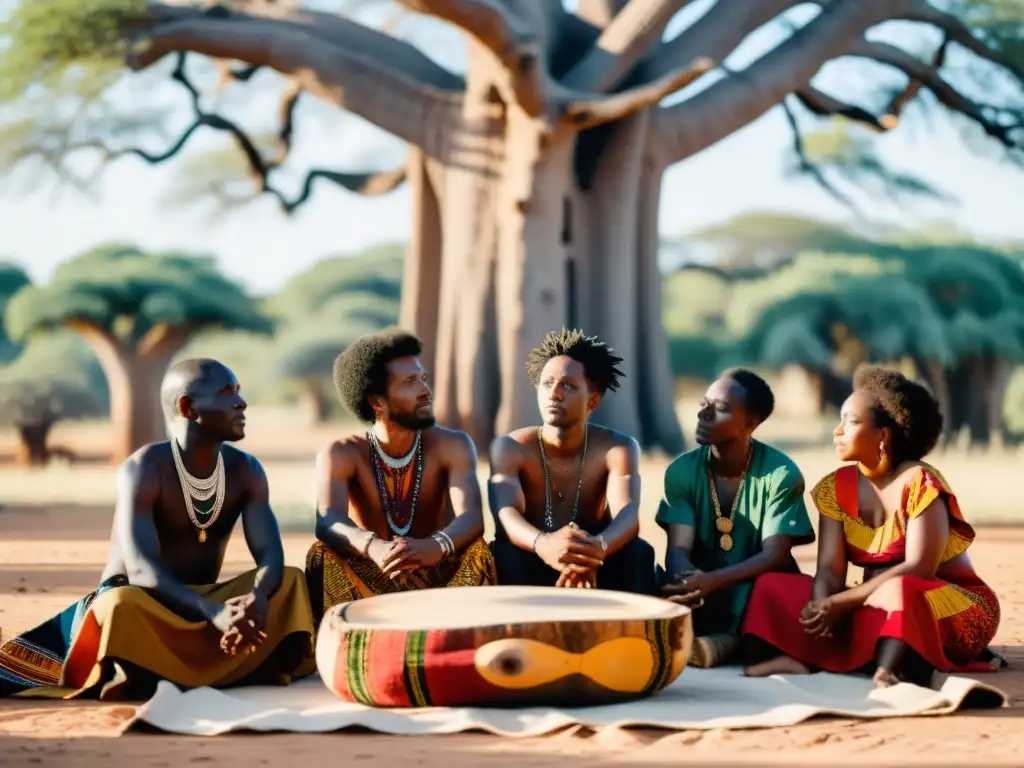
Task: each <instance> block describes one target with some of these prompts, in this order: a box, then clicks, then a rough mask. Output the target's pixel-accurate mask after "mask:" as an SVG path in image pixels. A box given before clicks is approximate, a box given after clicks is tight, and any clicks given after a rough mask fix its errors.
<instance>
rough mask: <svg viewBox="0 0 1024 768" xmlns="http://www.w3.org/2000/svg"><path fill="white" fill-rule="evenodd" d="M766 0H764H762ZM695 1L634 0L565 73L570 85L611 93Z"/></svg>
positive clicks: (583, 89)
mask: <svg viewBox="0 0 1024 768" xmlns="http://www.w3.org/2000/svg"><path fill="white" fill-rule="evenodd" d="M762 1H763V0H762ZM690 2H692V0H631V1H630V2H629V3H628V4H627V5H626V7H625V8H623V9H622V10H621V11H620V12H619V13H618V14H616V15H615V17H614V18H613V19H612V21H611V23H610V24H608V26H607V27H606V28H605V30H604V31H603V32H602V33H601V36H600V37H599V38H598V39H597V42H596V43H595V44H594V46H593V47H592V48H591V49H590V51H589V52H588V53H587V55H586V56H584V57H583V59H582V60H581V61H580V62H579V63H577V64H576V66H574V67H573V68H572V69H571V70H569V73H568V74H567V75H566V76H565V78H564V80H563V82H564V83H565V85H566V87H568V88H574V89H576V90H579V91H590V92H596V93H607V92H609V91H611V90H612V89H614V88H615V87H616V86H617V85H618V84H619V83H621V82H622V80H623V79H624V78H625V77H627V76H628V75H629V73H630V72H631V71H632V69H633V67H634V65H635V64H636V63H637V61H638V60H639V59H640V58H641V56H643V54H644V53H645V52H646V51H647V50H648V49H649V48H650V46H651V44H652V43H654V42H655V41H656V40H658V39H659V38H660V37H661V35H662V33H663V32H664V31H665V25H666V24H668V22H669V21H670V20H671V19H672V17H673V16H674V15H675V14H676V12H677V11H679V10H680V9H681V8H683V7H685V6H687V5H689V4H690Z"/></svg>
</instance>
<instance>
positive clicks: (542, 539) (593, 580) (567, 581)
mask: <svg viewBox="0 0 1024 768" xmlns="http://www.w3.org/2000/svg"><path fill="white" fill-rule="evenodd" d="M605 549H606V548H605V547H604V546H603V545H602V543H601V539H600V537H598V536H591V535H590V534H589V533H587V532H586V531H584V530H583V529H582V528H580V527H579V526H578V525H576V523H569V524H568V525H566V526H563V527H561V528H559V529H558V530H557V531H552V532H551V533H542V534H540V535H539V536H538V538H537V541H536V544H535V545H534V551H536V553H537V556H538V557H540V559H541V560H542V561H543V562H544V564H545V565H547V566H548V567H549V568H552V569H553V570H555V571H558V580H557V581H556V582H555V586H556V587H574V588H579V589H595V588H596V587H597V569H598V568H600V567H601V566H602V565H604V558H605V555H606V551H605Z"/></svg>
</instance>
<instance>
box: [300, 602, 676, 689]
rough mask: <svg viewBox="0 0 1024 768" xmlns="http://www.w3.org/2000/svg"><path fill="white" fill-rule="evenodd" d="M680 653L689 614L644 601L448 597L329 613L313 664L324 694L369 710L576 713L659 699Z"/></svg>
mask: <svg viewBox="0 0 1024 768" xmlns="http://www.w3.org/2000/svg"><path fill="white" fill-rule="evenodd" d="M692 643H693V624H692V621H691V616H690V612H689V609H687V608H685V607H683V606H680V605H676V604H675V603H671V602H668V601H667V600H661V599H658V598H655V597H644V596H641V595H632V594H628V593H625V592H612V591H609V590H600V589H593V590H591V589H555V588H554V587H501V586H486V587H450V588H446V589H426V590H418V591H410V592H401V593H394V594H389V595H381V596H379V597H372V598H369V599H366V600H358V601H355V602H351V603H344V604H342V605H338V606H335V607H334V608H332V609H331V610H329V611H328V612H327V613H326V614H325V615H324V618H323V622H322V623H321V625H320V630H319V633H318V638H317V645H316V660H317V665H318V667H319V669H320V676H321V677H322V678H323V681H324V683H325V684H326V685H327V687H328V688H330V689H331V691H333V692H334V693H335V695H337V696H338V697H339V698H342V699H345V700H347V701H356V702H359V703H361V704H369V705H372V706H376V707H429V706H459V705H475V706H480V705H501V706H510V705H518V706H539V705H556V706H588V705H592V704H605V703H612V702H619V701H626V700H629V699H637V698H641V697H644V696H649V695H651V694H653V693H656V692H657V691H660V690H661V689H662V688H664V687H665V686H667V685H668V684H669V683H671V682H672V681H673V680H675V679H676V678H677V677H678V676H679V674H680V673H681V672H682V671H683V668H684V667H685V666H686V660H687V657H688V656H689V654H690V646H691V644H692Z"/></svg>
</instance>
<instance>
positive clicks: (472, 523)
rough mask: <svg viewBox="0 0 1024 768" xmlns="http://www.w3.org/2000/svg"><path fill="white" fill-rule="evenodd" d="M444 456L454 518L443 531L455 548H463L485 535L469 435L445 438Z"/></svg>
mask: <svg viewBox="0 0 1024 768" xmlns="http://www.w3.org/2000/svg"><path fill="white" fill-rule="evenodd" d="M448 440H450V442H451V445H449V446H446V450H445V452H444V456H445V458H446V460H447V467H446V468H447V471H448V497H449V499H450V501H451V505H452V510H453V511H454V513H455V519H454V520H453V521H452V522H451V523H449V524H448V525H447V526H446V527H445V528H444V532H445V533H446V534H447V535H448V537H449V538H450V539H451V540H452V543H453V544H454V545H455V549H456V550H463V549H465V548H466V547H468V546H469V545H470V544H472V543H473V542H474V541H476V540H477V539H479V538H480V537H481V536H483V535H484V513H483V503H482V501H481V498H480V481H479V480H478V479H477V475H476V470H477V454H476V447H475V446H474V445H473V441H472V440H470V439H469V436H468V435H465V434H463V433H457V434H455V435H452V436H450V437H449V438H448Z"/></svg>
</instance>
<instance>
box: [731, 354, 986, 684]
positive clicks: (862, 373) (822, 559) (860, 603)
mask: <svg viewBox="0 0 1024 768" xmlns="http://www.w3.org/2000/svg"><path fill="white" fill-rule="evenodd" d="M941 432H942V415H941V413H940V411H939V407H938V403H937V402H936V401H935V399H934V398H933V397H932V396H931V394H930V393H929V392H928V390H927V389H925V388H924V387H923V386H921V385H920V384H917V383H915V382H913V381H911V380H909V379H907V378H906V377H905V376H903V375H902V374H899V373H896V372H893V371H888V370H884V369H882V368H877V367H863V368H861V369H859V370H858V371H857V373H856V375H855V377H854V393H853V394H852V395H851V396H850V398H849V399H848V400H847V401H846V402H845V403H844V404H843V408H842V413H841V415H840V421H839V425H838V426H837V427H836V429H835V431H834V433H833V434H834V438H835V446H836V452H837V453H838V454H839V458H840V459H841V460H843V461H847V462H856V463H853V464H849V465H846V466H843V467H841V468H840V469H837V470H836V471H835V472H833V473H831V474H830V475H828V476H826V477H825V478H824V479H823V480H822V481H821V482H820V483H818V485H817V486H816V487H815V488H814V490H813V491H812V492H811V495H812V497H813V499H814V502H815V505H816V506H817V508H818V512H819V515H820V517H819V519H820V522H819V531H818V565H817V572H816V574H815V575H814V577H813V578H812V577H810V576H806V575H803V574H784V573H772V574H767V575H765V576H762V577H761V578H760V579H759V580H758V582H757V584H756V585H755V587H754V591H753V594H752V596H751V599H750V603H749V605H748V608H747V615H746V618H745V621H744V625H743V633H744V635H745V636H746V637H748V638H752V639H755V641H754V643H753V645H754V646H760V651H761V654H759V655H761V657H762V658H767V660H766V661H761V662H760V663H757V664H754V665H752V666H750V667H748V668H747V674H748V675H750V676H766V675H773V674H784V673H788V674H798V673H807V672H811V671H815V670H823V671H827V672H853V671H858V670H863V669H870V668H871V667H872V662H874V670H875V671H874V680H875V683H876V685H878V686H885V685H891V684H892V683H894V682H896V681H898V680H908V681H911V682H919V683H925V684H926V683H927V681H928V679H929V678H930V676H931V672H932V670H934V669H938V670H941V671H945V672H950V671H961V672H963V671H971V672H974V671H982V670H988V669H991V668H993V667H994V666H995V665H994V664H991V663H990V662H991V660H992V659H995V660H997V661H999V659H998V657H997V656H995V655H994V654H992V653H991V652H990V651H988V644H989V643H990V642H991V641H992V638H993V637H994V636H995V634H996V630H997V629H998V627H999V602H998V600H997V599H996V596H995V593H994V592H993V591H992V590H991V589H990V588H989V587H988V586H986V584H985V583H984V582H983V581H982V580H981V578H980V577H979V576H978V575H977V573H976V572H975V570H974V566H973V565H972V564H971V561H970V558H969V556H968V554H967V550H968V548H969V547H970V545H971V543H972V542H973V541H974V535H975V534H974V529H973V528H972V527H971V526H970V525H968V523H967V522H966V521H965V520H964V517H963V515H962V513H961V512H960V507H959V505H958V504H957V500H956V496H954V495H953V492H952V491H951V490H950V487H949V485H948V483H946V481H945V480H944V479H943V477H942V475H940V474H939V472H938V471H936V470H935V469H934V468H932V467H931V466H929V465H928V464H925V463H924V462H922V461H921V459H923V458H924V456H926V455H927V454H928V452H929V451H930V450H931V449H932V448H933V447H934V446H935V444H936V442H937V441H938V439H939V435H940V434H941ZM849 563H853V564H854V565H857V566H861V567H863V568H864V581H863V583H862V584H860V585H859V586H855V587H851V588H847V587H846V572H847V567H848V564H849ZM757 641H760V642H757Z"/></svg>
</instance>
